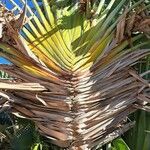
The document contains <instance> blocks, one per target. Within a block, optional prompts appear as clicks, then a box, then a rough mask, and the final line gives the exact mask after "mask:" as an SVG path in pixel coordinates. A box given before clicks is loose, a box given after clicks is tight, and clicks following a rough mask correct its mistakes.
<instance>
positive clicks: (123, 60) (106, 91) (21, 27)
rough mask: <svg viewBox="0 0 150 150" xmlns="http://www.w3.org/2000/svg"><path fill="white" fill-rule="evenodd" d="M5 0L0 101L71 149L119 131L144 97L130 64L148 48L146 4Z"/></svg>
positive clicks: (0, 42) (0, 43) (141, 83)
mask: <svg viewBox="0 0 150 150" xmlns="http://www.w3.org/2000/svg"><path fill="white" fill-rule="evenodd" d="M9 2H10V3H11V4H12V5H13V6H14V8H13V9H12V11H9V10H8V9H7V4H6V5H1V6H0V19H1V22H0V25H1V30H0V55H1V56H3V57H5V58H7V59H8V60H10V61H11V62H12V63H13V64H14V65H1V66H0V70H3V71H5V72H7V73H8V74H9V75H10V76H12V77H13V79H12V80H8V81H5V82H2V81H1V83H0V89H1V92H0V96H1V97H3V101H2V103H1V106H2V107H4V106H6V104H7V109H9V108H10V109H11V111H12V113H14V114H15V115H18V116H20V117H25V118H28V119H31V120H33V121H34V122H35V123H36V125H37V127H38V128H39V131H40V133H41V134H42V135H44V136H46V137H48V138H49V139H50V140H51V142H52V143H54V144H56V145H58V146H60V147H64V148H69V149H74V150H77V149H79V150H80V149H81V150H88V149H95V148H96V147H97V146H98V145H99V146H101V145H103V144H105V143H106V142H109V141H111V140H112V139H114V138H116V137H117V136H119V135H121V134H122V133H123V132H125V131H127V130H128V129H129V128H130V127H131V126H132V125H133V124H132V123H131V122H129V121H128V120H127V116H128V115H129V114H130V113H132V112H134V111H135V110H136V109H137V108H142V109H144V108H146V107H148V106H144V105H146V104H148V103H149V98H150V97H149V95H148V93H149V92H147V91H148V90H147V89H149V83H148V81H146V80H144V79H142V77H140V76H139V75H138V74H137V72H136V71H135V70H134V69H133V68H132V66H133V65H134V64H135V63H136V62H137V61H138V60H139V59H140V58H143V57H145V56H147V55H148V54H150V49H148V48H145V46H147V45H148V44H149V43H150V41H149V39H147V38H146V37H148V35H149V19H148V17H149V13H148V12H147V11H146V9H147V8H148V6H149V5H147V4H146V5H144V4H143V3H142V1H139V2H137V3H135V4H133V5H131V6H130V7H124V5H125V4H126V3H127V1H126V0H121V1H120V2H119V3H118V4H117V5H116V4H115V0H111V1H110V3H109V4H108V5H106V4H105V0H102V1H100V2H98V1H88V0H87V1H83V2H81V1H76V2H74V1H73V3H72V5H71V4H70V5H67V4H66V5H65V2H64V5H63V6H62V7H60V5H57V3H55V5H53V1H48V0H42V5H40V4H41V3H38V2H37V1H36V0H32V4H31V3H30V5H27V3H25V1H24V0H20V1H18V5H17V4H16V3H15V1H13V0H10V1H9ZM20 2H21V3H22V4H24V7H23V10H22V9H21V6H20ZM56 2H57V1H56ZM58 2H59V1H58ZM67 2H68V1H67ZM83 5H84V8H83ZM57 6H58V7H57ZM31 7H34V8H33V9H31ZM139 8H141V9H140V10H141V11H139V12H138V11H137V10H139ZM16 11H17V13H16ZM33 11H34V12H33ZM140 17H141V18H140ZM144 18H145V19H144ZM137 21H139V22H140V25H141V26H139V25H137V24H136V22H137ZM146 22H148V24H146ZM144 26H145V27H144ZM144 34H146V36H145V35H144ZM145 89H146V90H145ZM141 97H142V98H141ZM143 97H144V98H143ZM141 99H142V100H143V101H142V102H141ZM144 101H145V102H144Z"/></svg>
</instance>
